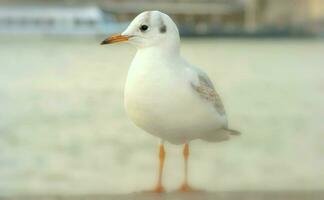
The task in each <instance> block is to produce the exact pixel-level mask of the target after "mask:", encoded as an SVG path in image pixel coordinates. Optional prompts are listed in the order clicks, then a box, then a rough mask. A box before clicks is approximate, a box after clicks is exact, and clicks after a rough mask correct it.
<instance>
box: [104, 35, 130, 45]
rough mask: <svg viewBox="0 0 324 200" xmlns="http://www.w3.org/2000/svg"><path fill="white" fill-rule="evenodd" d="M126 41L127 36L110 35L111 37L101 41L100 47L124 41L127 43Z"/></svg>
mask: <svg viewBox="0 0 324 200" xmlns="http://www.w3.org/2000/svg"><path fill="white" fill-rule="evenodd" d="M128 39H129V37H128V36H124V35H121V34H115V35H112V36H110V37H108V38H107V39H105V40H104V41H102V42H101V43H100V44H101V45H104V44H113V43H117V42H124V41H127V40H128Z"/></svg>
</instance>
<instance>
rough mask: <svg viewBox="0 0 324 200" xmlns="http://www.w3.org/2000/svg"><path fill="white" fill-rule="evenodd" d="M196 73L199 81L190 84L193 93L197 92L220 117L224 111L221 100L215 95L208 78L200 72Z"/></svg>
mask: <svg viewBox="0 0 324 200" xmlns="http://www.w3.org/2000/svg"><path fill="white" fill-rule="evenodd" d="M196 72H197V73H198V80H199V81H198V83H191V86H192V88H193V89H194V91H195V92H197V93H198V94H199V96H200V97H202V98H203V99H205V100H207V101H208V102H210V103H211V104H213V106H214V107H215V109H216V110H217V112H218V113H219V114H220V115H225V109H224V106H223V103H222V100H221V98H220V96H219V95H218V94H217V92H216V90H215V88H214V86H213V83H212V82H211V81H210V79H209V78H208V76H207V75H206V74H205V73H204V72H202V71H201V70H199V69H197V71H196Z"/></svg>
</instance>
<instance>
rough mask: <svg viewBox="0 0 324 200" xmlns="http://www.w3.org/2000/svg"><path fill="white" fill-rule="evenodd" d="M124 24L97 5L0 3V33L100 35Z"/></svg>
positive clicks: (118, 28)
mask: <svg viewBox="0 0 324 200" xmlns="http://www.w3.org/2000/svg"><path fill="white" fill-rule="evenodd" d="M127 24H128V23H119V22H117V21H116V19H115V17H114V16H113V15H112V14H109V13H105V12H103V11H102V10H100V9H99V8H98V7H66V6H64V7H63V6H61V7H60V6H54V7H53V6H11V7H0V34H1V33H2V34H44V35H101V34H111V33H116V32H120V31H121V30H123V29H124V28H125V27H127Z"/></svg>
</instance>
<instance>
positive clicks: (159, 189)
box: [153, 143, 165, 193]
mask: <svg viewBox="0 0 324 200" xmlns="http://www.w3.org/2000/svg"><path fill="white" fill-rule="evenodd" d="M164 159H165V151H164V145H163V143H161V144H160V147H159V176H158V182H157V185H156V187H155V189H154V190H153V192H156V193H161V192H164V187H163V185H162V175H163V166H164Z"/></svg>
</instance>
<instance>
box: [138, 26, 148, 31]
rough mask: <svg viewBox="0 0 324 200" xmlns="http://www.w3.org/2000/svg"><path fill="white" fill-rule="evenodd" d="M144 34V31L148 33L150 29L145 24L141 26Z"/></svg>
mask: <svg viewBox="0 0 324 200" xmlns="http://www.w3.org/2000/svg"><path fill="white" fill-rule="evenodd" d="M139 29H140V30H141V31H142V32H144V31H147V29H148V26H147V25H145V24H143V25H141V26H140V28H139Z"/></svg>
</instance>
